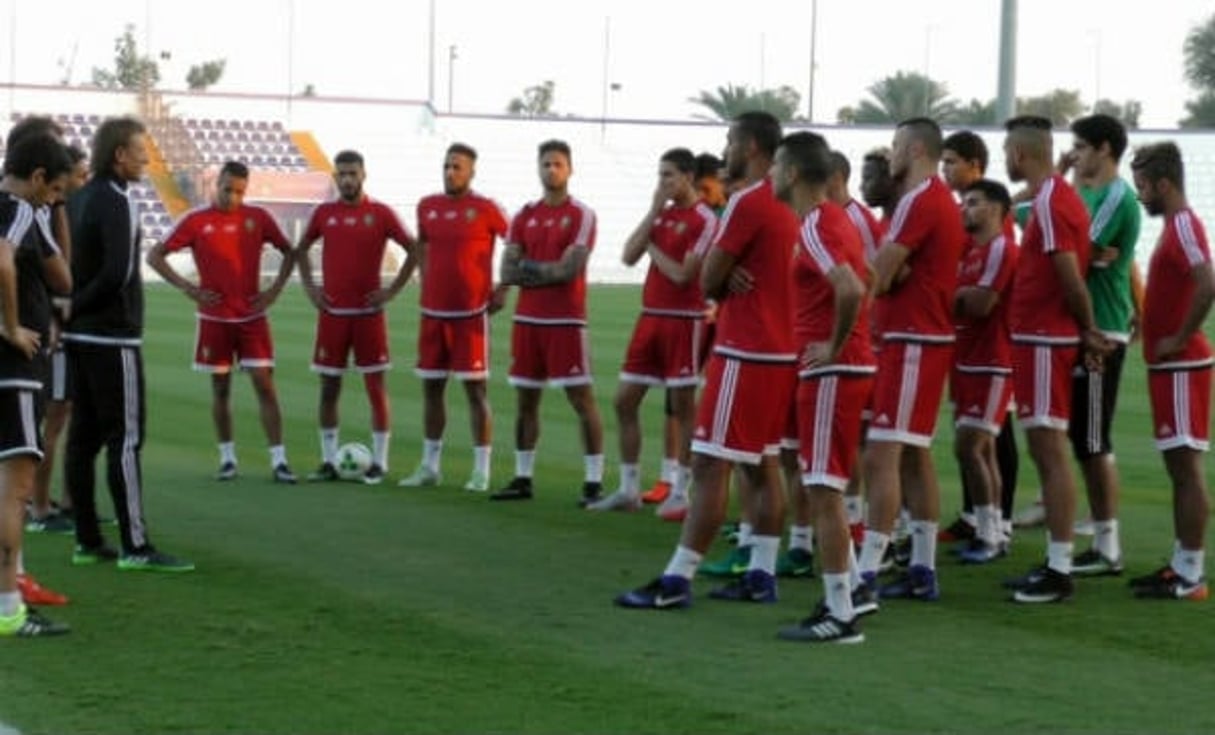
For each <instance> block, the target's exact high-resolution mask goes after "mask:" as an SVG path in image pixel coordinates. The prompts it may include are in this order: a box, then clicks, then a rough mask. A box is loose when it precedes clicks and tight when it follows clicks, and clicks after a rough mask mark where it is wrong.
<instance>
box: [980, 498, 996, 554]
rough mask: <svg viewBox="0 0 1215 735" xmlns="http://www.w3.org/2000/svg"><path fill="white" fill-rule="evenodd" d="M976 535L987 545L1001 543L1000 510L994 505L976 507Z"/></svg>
mask: <svg viewBox="0 0 1215 735" xmlns="http://www.w3.org/2000/svg"><path fill="white" fill-rule="evenodd" d="M975 535H976V536H978V537H979V538H980V539H982V540H983V541H984V542H985V543H988V544H992V545H993V546H994V545H995V544H998V543H1000V509H999V508H997V507H996V506H994V505H979V506H975Z"/></svg>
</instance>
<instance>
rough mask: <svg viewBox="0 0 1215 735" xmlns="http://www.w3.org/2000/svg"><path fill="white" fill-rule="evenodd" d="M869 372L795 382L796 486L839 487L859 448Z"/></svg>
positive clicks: (849, 472) (844, 484)
mask: <svg viewBox="0 0 1215 735" xmlns="http://www.w3.org/2000/svg"><path fill="white" fill-rule="evenodd" d="M872 392H873V376H872V375H864V374H855V373H852V374H849V373H835V374H831V375H822V376H818V377H814V378H803V379H802V380H799V381H798V383H797V401H796V403H797V424H798V432H797V433H798V443H799V444H800V446H799V447H798V450H799V451H798V463H799V464H800V466H801V470H802V485H803V486H804V487H810V486H811V485H821V486H826V487H829V488H834V489H835V490H839V491H841V492H842V491H843V490H844V489H845V488H847V487H848V478H850V477H851V476H852V470H853V469H854V468H855V467H856V457H857V454H858V453H859V452H860V448H861V410H862V409H863V408H864V407H865V404H866V403H868V401H869V395H870V394H871V393H872Z"/></svg>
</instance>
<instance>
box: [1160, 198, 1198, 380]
mask: <svg viewBox="0 0 1215 735" xmlns="http://www.w3.org/2000/svg"><path fill="white" fill-rule="evenodd" d="M1210 262H1211V249H1210V246H1209V245H1208V243H1207V233H1206V230H1205V229H1204V228H1203V226H1202V221H1201V220H1199V219H1198V216H1197V215H1195V214H1194V212H1193V210H1191V209H1188V208H1187V209H1183V210H1181V211H1180V212H1177V213H1176V214H1174V215H1173V216H1172V217H1166V218H1165V222H1164V230H1163V231H1162V232H1161V233H1160V240H1159V241H1158V242H1157V244H1156V250H1155V251H1154V252H1153V253H1152V260H1151V263H1150V264H1149V265H1148V275H1147V293H1146V294H1145V297H1144V303H1143V359H1144V361H1145V362H1147V363H1148V365H1150V366H1151V367H1152V368H1156V369H1160V368H1166V369H1167V368H1172V369H1183V368H1190V367H1202V366H1206V365H1210V364H1212V362H1213V361H1212V359H1211V356H1212V353H1211V344H1210V342H1208V341H1207V337H1206V334H1204V333H1203V330H1201V329H1199V330H1197V331H1196V332H1194V334H1192V335H1190V339H1189V341H1188V342H1186V344H1185V347H1184V348H1183V349H1182V351H1181V352H1180V353H1179V354H1176V355H1173V356H1171V357H1169V358H1168V359H1167V360H1160V359H1159V358H1157V357H1156V355H1155V350H1156V343H1157V342H1158V341H1159V340H1160V338H1161V337H1167V336H1169V335H1171V334H1176V333H1177V331H1178V330H1179V329H1180V328H1181V323H1182V321H1183V320H1184V319H1185V315H1186V312H1188V311H1189V310H1190V304H1192V303H1193V302H1194V278H1193V275H1192V273H1191V271H1192V270H1193V269H1194V268H1197V267H1198V266H1200V265H1202V264H1203V263H1210Z"/></svg>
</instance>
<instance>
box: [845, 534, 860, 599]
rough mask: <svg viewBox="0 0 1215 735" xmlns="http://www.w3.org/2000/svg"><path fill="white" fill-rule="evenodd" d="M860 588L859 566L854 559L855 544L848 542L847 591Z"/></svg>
mask: <svg viewBox="0 0 1215 735" xmlns="http://www.w3.org/2000/svg"><path fill="white" fill-rule="evenodd" d="M860 586H861V565H860V562H858V561H857V559H856V544H854V543H852V540H851V539H849V540H848V589H853V590H854V589H856V588H857V587H860Z"/></svg>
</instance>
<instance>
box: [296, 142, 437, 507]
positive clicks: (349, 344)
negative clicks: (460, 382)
mask: <svg viewBox="0 0 1215 735" xmlns="http://www.w3.org/2000/svg"><path fill="white" fill-rule="evenodd" d="M333 163H334V168H335V171H334V174H333V177H334V179H335V180H336V181H337V186H338V195H339V196H338V198H337V199H336V200H334V201H330V202H325V203H323V204H320V205H318V206H317V208H316V209H314V210H313V211H312V217H311V219H310V220H309V222H308V228H307V229H306V230H305V231H304V235H303V237H302V238H301V239H300V242H299V245H298V246H296V262H298V263H299V268H300V280H301V281H302V282H303V284H304V291H305V292H306V293H307V294H308V298H309V299H310V300H311V301H312V304H313V305H314V306H315V307H316V308H317V311H318V312H319V316H318V319H317V329H316V350H315V352H314V353H313V357H312V369H313V370H314V371H316V372H317V373H319V374H320V376H321V401H320V408H319V412H318V413H319V417H320V425H321V428H320V434H321V465H320V467H319V468H318V469H317V470H316V472H314V473H312V474H311V475H310V476H309V478H308V479H310V480H321V481H332V480H336V479H338V474H337V469H336V467H335V462H336V460H337V450H338V443H339V442H338V425H339V422H338V399H339V398H340V396H341V393H342V373H344V372H345V371H346V360H347V358H348V357H349V355H350V353H351V352H353V353H354V367H355V370H358V371H359V372H360V373H362V374H363V384H364V386H365V387H366V389H367V399H368V401H369V402H370V404H371V439H372V460H371V466H370V467H368V468H367V472H366V473H365V474H364V476H363V482H365V483H367V484H368V485H378V484H380V483H381V482H383V481H384V473H385V472H386V471H387V470H388V438H389V431H390V426H391V418H390V416H389V404H388V393H387V391H386V389H385V387H384V373H386V372H387V371H388V369H389V368H390V367H392V365H391V364H390V363H389V361H388V328H387V325H386V324H385V319H384V305H385V304H386V303H388V302H389V301H390V300H392V298H393V297H394V296H396V295H397V293H399V292H400V290H401V289H402V288H404V287H405V284H406V282H408V281H409V276H410V275H412V274H413V269H414V266H415V265H416V264H417V259H416V252H415V248H414V239H413V237H412V236H411V235H410V234H409V233H408V231H406V229H405V227H404V226H403V225H402V224H401V221H400V219H398V218H397V215H396V212H394V211H392V208H391V207H389V206H388V205H387V204H384V203H383V202H379V201H376V200H374V199H372V198H371V197H369V196H367V195H366V194H364V193H363V181H364V180H365V179H366V178H367V172H366V170H365V169H364V167H363V156H362V155H361V154H359V153H357V152H355V151H342V152H340V153H338V154H337V156H336V157H335V158H334V159H333ZM322 238H323V239H324V240H325V247H324V248H323V249H322V250H321V270H322V273H323V275H324V283H323V285H319V286H318V285H317V282H316V279H315V278H314V276H313V274H312V261H310V260H309V259H308V255H309V251H310V250H311V249H312V246H313V245H314V244H316V242H317V241H318V240H321V239H322ZM388 240H392V241H393V242H395V243H397V244H398V245H400V246H401V247H402V248H404V249H405V256H406V257H405V262H403V263H402V264H401V268H400V270H398V271H397V275H396V278H394V279H393V280H392V283H391V284H389V285H388V286H387V287H384V286H382V285H381V284H380V264H381V263H383V262H384V248H385V247H386V246H387V241H388Z"/></svg>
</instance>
